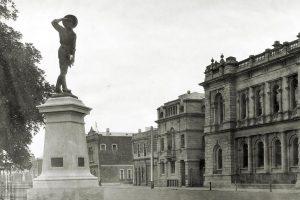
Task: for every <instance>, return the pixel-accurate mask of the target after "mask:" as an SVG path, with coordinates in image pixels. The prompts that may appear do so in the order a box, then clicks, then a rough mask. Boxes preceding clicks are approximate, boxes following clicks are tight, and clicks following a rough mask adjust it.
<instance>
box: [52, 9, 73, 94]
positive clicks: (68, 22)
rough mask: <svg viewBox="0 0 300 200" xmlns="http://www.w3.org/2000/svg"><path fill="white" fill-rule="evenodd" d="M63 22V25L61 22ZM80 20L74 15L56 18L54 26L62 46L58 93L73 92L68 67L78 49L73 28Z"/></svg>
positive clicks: (60, 49) (56, 89) (59, 53)
mask: <svg viewBox="0 0 300 200" xmlns="http://www.w3.org/2000/svg"><path fill="white" fill-rule="evenodd" d="M60 22H62V24H63V26H62V25H60V24H59V23H60ZM77 23H78V20H77V18H76V17H75V16H74V15H66V16H65V17H64V18H60V19H54V20H53V21H52V26H53V27H54V28H55V30H57V31H58V33H59V40H60V47H59V49H58V59H59V68H60V75H59V76H58V78H57V82H56V88H55V91H56V92H57V93H62V92H64V93H71V90H69V89H68V88H67V84H66V74H67V72H68V67H71V66H72V65H73V64H74V60H75V51H76V34H75V32H74V31H73V28H75V27H76V26H77Z"/></svg>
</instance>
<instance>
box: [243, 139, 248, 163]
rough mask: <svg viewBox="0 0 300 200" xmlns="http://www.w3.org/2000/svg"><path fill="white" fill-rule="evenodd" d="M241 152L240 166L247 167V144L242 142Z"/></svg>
mask: <svg viewBox="0 0 300 200" xmlns="http://www.w3.org/2000/svg"><path fill="white" fill-rule="evenodd" d="M242 152H243V158H242V159H243V160H242V166H243V168H247V167H248V144H246V143H244V144H243V147H242Z"/></svg>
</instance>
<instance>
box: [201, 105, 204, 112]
mask: <svg viewBox="0 0 300 200" xmlns="http://www.w3.org/2000/svg"><path fill="white" fill-rule="evenodd" d="M201 112H203V113H205V105H203V106H201Z"/></svg>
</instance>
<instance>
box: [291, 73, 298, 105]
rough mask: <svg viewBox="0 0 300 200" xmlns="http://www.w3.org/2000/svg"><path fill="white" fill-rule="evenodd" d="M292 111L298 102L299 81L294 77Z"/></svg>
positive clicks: (292, 82)
mask: <svg viewBox="0 0 300 200" xmlns="http://www.w3.org/2000/svg"><path fill="white" fill-rule="evenodd" d="M290 88H291V90H290V93H291V109H295V108H296V107H297V100H298V79H297V77H294V78H293V79H292V81H291V86H290Z"/></svg>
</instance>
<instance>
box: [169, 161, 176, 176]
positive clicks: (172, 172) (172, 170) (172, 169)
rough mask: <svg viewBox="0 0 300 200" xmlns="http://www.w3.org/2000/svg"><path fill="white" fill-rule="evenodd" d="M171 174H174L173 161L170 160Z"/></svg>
mask: <svg viewBox="0 0 300 200" xmlns="http://www.w3.org/2000/svg"><path fill="white" fill-rule="evenodd" d="M170 164H171V174H175V161H171V162H170Z"/></svg>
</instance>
